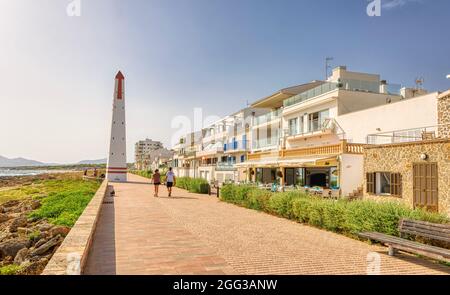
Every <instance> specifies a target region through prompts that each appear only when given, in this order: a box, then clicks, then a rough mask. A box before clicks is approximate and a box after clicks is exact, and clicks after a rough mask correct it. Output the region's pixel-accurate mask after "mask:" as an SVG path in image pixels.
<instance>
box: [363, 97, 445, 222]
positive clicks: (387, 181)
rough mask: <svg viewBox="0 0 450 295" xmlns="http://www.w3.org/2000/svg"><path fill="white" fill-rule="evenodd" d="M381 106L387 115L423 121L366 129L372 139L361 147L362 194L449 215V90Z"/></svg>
mask: <svg viewBox="0 0 450 295" xmlns="http://www.w3.org/2000/svg"><path fill="white" fill-rule="evenodd" d="M412 103H414V106H412V105H411V104H412ZM406 110H407V111H406ZM383 112H384V113H385V114H386V115H387V117H390V116H389V115H391V116H392V115H394V114H398V113H399V112H403V113H408V115H405V116H403V118H401V119H404V120H406V119H407V118H409V119H410V120H413V121H414V124H423V125H421V126H418V127H415V128H411V129H404V128H403V129H400V130H393V131H387V132H378V133H376V134H372V135H369V141H370V142H373V143H376V145H371V146H369V147H367V148H366V149H365V150H364V198H367V199H374V200H380V201H384V200H389V201H398V202H402V203H404V204H406V205H408V206H409V207H413V208H418V207H420V208H425V209H427V210H430V211H437V212H441V213H444V214H447V215H449V216H450V132H449V130H450V91H447V92H444V93H441V94H439V93H437V94H436V93H433V94H430V95H426V96H421V97H418V98H415V99H411V100H409V101H404V102H401V103H398V104H396V105H391V106H386V107H383ZM389 112H391V113H390V114H389ZM424 114H427V115H428V116H424ZM405 117H407V118H405ZM436 117H437V124H433V123H435V122H434V119H435V118H436ZM380 123H381V122H378V124H380ZM383 123H384V122H383ZM380 126H381V125H380Z"/></svg>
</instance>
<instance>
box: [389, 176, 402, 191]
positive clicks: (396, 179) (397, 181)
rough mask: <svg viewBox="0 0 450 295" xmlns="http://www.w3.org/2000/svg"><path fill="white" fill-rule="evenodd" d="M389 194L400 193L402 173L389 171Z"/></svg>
mask: <svg viewBox="0 0 450 295" xmlns="http://www.w3.org/2000/svg"><path fill="white" fill-rule="evenodd" d="M391 195H393V196H401V195H402V175H401V174H400V173H391Z"/></svg>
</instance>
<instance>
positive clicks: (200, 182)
mask: <svg viewBox="0 0 450 295" xmlns="http://www.w3.org/2000/svg"><path fill="white" fill-rule="evenodd" d="M175 186H176V187H178V188H181V189H184V190H187V191H189V192H190V193H198V194H207V193H208V192H209V184H208V181H207V180H205V179H203V178H191V177H177V178H176V183H175Z"/></svg>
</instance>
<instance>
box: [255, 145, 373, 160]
mask: <svg viewBox="0 0 450 295" xmlns="http://www.w3.org/2000/svg"><path fill="white" fill-rule="evenodd" d="M366 146H369V145H367V144H358V143H347V141H346V140H342V141H341V142H340V143H336V144H332V145H321V146H313V147H306V148H297V149H282V150H279V151H276V152H257V153H252V154H249V155H248V160H253V161H255V160H261V159H262V158H264V157H266V158H267V157H268V156H269V155H270V157H272V158H274V157H275V158H288V159H295V158H299V159H301V158H304V157H311V156H334V155H340V154H357V155H361V154H363V153H364V147H366Z"/></svg>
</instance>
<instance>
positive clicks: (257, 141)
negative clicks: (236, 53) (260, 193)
mask: <svg viewBox="0 0 450 295" xmlns="http://www.w3.org/2000/svg"><path fill="white" fill-rule="evenodd" d="M289 89H290V90H291V91H288V90H289ZM292 89H294V91H292ZM296 92H298V93H296ZM436 95H437V94H436V93H434V94H430V95H428V96H427V94H426V91H424V90H418V89H408V88H402V87H401V86H400V85H395V84H388V83H387V82H386V81H383V80H381V78H380V76H379V75H376V74H368V73H358V72H350V71H348V70H347V68H346V67H344V66H341V67H337V68H335V69H334V70H333V73H332V75H331V76H330V77H329V78H328V79H327V80H326V81H313V82H311V83H308V84H304V85H300V86H295V87H291V88H286V89H283V90H281V91H279V92H277V93H275V94H274V95H272V96H269V97H267V98H264V99H262V100H260V101H257V102H256V103H254V104H253V105H252V107H256V106H262V107H268V108H270V109H271V112H268V113H267V114H265V115H264V116H260V117H258V118H255V124H254V125H253V126H252V130H253V137H252V139H253V145H252V151H251V153H250V154H249V156H248V161H247V162H246V163H244V164H243V165H242V166H245V167H247V168H248V169H249V172H248V175H250V176H251V177H250V178H249V180H250V181H257V182H263V183H272V182H277V181H278V182H279V184H280V185H282V186H291V185H300V186H310V187H314V186H318V187H326V188H331V189H336V190H339V191H340V194H341V195H343V196H348V195H355V194H361V193H362V190H363V152H364V147H366V146H367V145H368V144H371V142H370V141H369V140H368V139H370V138H371V137H370V136H369V135H370V134H373V133H376V132H377V130H380V128H381V129H383V130H385V129H384V128H388V126H389V127H390V128H391V129H402V128H403V129H408V128H415V127H417V126H420V125H421V124H431V125H436V122H437V114H436V111H431V112H427V110H430V108H429V107H428V108H427V107H425V108H422V107H421V106H418V104H416V102H417V101H416V100H414V101H413V102H412V103H410V105H411V106H412V107H413V108H414V109H416V110H417V111H418V112H420V113H421V114H420V118H416V117H408V116H409V115H410V114H411V113H409V112H400V113H395V114H394V113H393V114H392V116H390V117H389V116H388V115H387V114H386V113H384V109H383V108H377V107H381V106H386V105H394V104H396V103H397V102H402V101H408V100H409V99H413V98H414V99H415V98H419V97H422V100H421V101H420V102H421V103H420V105H423V104H424V103H425V104H426V101H430V100H433V97H436ZM362 111H365V112H364V113H362ZM402 116H403V117H404V118H403V117H402ZM378 122H381V125H380V124H376V123H378ZM422 126H423V125H422ZM261 134H263V135H261Z"/></svg>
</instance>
